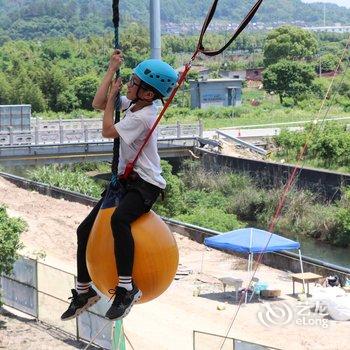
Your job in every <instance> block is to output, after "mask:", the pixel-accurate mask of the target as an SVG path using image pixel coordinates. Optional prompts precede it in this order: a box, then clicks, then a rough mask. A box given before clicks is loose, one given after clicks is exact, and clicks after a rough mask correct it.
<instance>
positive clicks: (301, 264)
mask: <svg viewBox="0 0 350 350" xmlns="http://www.w3.org/2000/svg"><path fill="white" fill-rule="evenodd" d="M298 251H299V261H300V269H301V273H302V276H303V277H302V279H303V293H305V280H304V267H303V260H302V258H301V250H300V249H299V250H298Z"/></svg>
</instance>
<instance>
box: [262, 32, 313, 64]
mask: <svg viewBox="0 0 350 350" xmlns="http://www.w3.org/2000/svg"><path fill="white" fill-rule="evenodd" d="M316 52H317V40H316V38H315V36H314V34H313V33H312V32H310V31H308V30H304V29H301V28H298V27H293V26H282V27H279V28H277V29H275V30H272V31H271V32H269V34H268V36H267V39H266V43H265V46H264V64H265V66H266V67H268V66H270V65H272V64H276V63H277V62H278V61H280V60H288V61H295V60H304V59H305V60H310V59H311V58H312V57H313V56H314V55H315V54H316Z"/></svg>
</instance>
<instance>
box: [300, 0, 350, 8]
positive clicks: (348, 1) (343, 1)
mask: <svg viewBox="0 0 350 350" xmlns="http://www.w3.org/2000/svg"><path fill="white" fill-rule="evenodd" d="M302 1H303V2H307V3H310V2H330V3H332V4H336V5H339V6H345V7H347V8H349V9H350V0H302Z"/></svg>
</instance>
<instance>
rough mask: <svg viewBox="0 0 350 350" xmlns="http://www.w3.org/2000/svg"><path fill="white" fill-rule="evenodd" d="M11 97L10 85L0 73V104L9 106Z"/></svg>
mask: <svg viewBox="0 0 350 350" xmlns="http://www.w3.org/2000/svg"><path fill="white" fill-rule="evenodd" d="M11 96H12V89H11V85H10V83H9V82H8V79H7V77H6V75H5V74H3V73H1V72H0V104H4V105H6V104H9V103H10V100H11Z"/></svg>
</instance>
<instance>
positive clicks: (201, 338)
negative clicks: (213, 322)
mask: <svg viewBox="0 0 350 350" xmlns="http://www.w3.org/2000/svg"><path fill="white" fill-rule="evenodd" d="M203 349H222V350H280V349H277V348H273V347H271V346H266V345H261V344H256V343H251V342H247V341H244V340H240V339H235V338H230V337H224V336H222V335H218V334H214V333H207V332H201V331H195V330H194V331H193V350H203Z"/></svg>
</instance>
